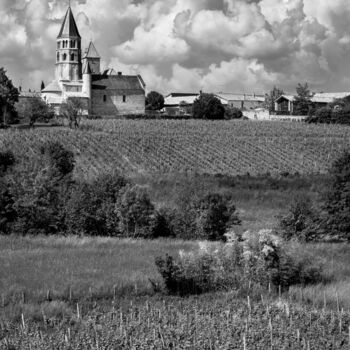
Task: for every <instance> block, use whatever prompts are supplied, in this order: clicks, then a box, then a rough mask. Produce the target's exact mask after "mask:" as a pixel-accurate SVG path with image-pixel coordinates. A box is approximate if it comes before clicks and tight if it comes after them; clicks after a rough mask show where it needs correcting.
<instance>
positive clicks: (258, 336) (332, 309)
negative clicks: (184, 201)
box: [0, 237, 350, 350]
mask: <svg viewBox="0 0 350 350" xmlns="http://www.w3.org/2000/svg"><path fill="white" fill-rule="evenodd" d="M213 244H218V243H213ZM200 246H201V243H200V242H183V241H175V240H173V241H167V240H155V241H132V240H117V239H103V238H75V237H36V238H35V237H31V238H29V237H28V238H20V237H0V293H1V296H2V297H1V305H0V306H1V308H2V312H1V313H0V348H4V349H34V348H35V349H53V348H54V349H67V350H68V349H87V350H88V349H89V350H90V349H94V350H95V349H208V350H210V349H239V348H242V349H270V348H272V349H348V347H349V326H350V314H349V311H348V310H349V309H350V297H349V296H350V293H349V290H350V260H349V259H350V254H349V253H350V247H349V246H348V245H346V244H310V245H304V246H301V245H298V244H291V245H290V246H289V248H288V249H291V250H293V251H294V252H295V254H301V255H305V254H307V255H309V256H311V257H312V259H313V260H314V261H318V262H319V264H320V265H322V266H323V268H324V271H325V275H326V276H327V278H328V279H329V283H327V284H324V285H323V284H322V285H318V286H312V287H305V288H304V287H293V288H291V289H290V290H289V291H285V292H284V293H283V294H282V295H281V297H280V298H279V296H278V293H277V294H275V293H276V292H274V291H273V290H272V292H271V294H270V293H269V292H268V291H260V290H254V289H251V290H248V291H246V290H245V291H241V292H239V291H233V292H232V293H226V294H208V295H203V296H201V297H190V298H184V299H181V298H175V297H168V296H165V295H161V294H160V295H155V294H154V292H153V291H152V288H151V285H150V282H149V278H150V279H152V280H153V281H155V282H161V280H160V276H159V275H158V273H157V271H156V269H155V265H154V257H155V256H157V255H163V254H165V253H170V254H173V255H176V254H178V253H179V250H185V251H193V250H197V249H199V247H200ZM242 293H243V294H242ZM248 297H249V298H248ZM11 346H12V348H11Z"/></svg>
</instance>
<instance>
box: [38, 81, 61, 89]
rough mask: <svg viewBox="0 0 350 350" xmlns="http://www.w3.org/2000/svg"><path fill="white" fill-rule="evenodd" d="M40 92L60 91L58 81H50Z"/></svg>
mask: <svg viewBox="0 0 350 350" xmlns="http://www.w3.org/2000/svg"><path fill="white" fill-rule="evenodd" d="M41 92H62V90H61V88H60V86H59V85H58V82H57V81H56V80H54V81H52V82H51V83H50V84H49V85H48V86H46V87H45V89H44V90H42V91H41Z"/></svg>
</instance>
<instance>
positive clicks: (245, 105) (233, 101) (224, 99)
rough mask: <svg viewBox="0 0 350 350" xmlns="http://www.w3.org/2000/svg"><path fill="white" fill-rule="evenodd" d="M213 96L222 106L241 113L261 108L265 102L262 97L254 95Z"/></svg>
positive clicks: (222, 94)
mask: <svg viewBox="0 0 350 350" xmlns="http://www.w3.org/2000/svg"><path fill="white" fill-rule="evenodd" d="M215 96H216V97H217V98H219V99H220V101H221V103H222V104H223V105H224V106H228V107H236V108H239V109H240V110H242V111H245V110H252V109H256V108H261V107H262V105H263V104H264V102H265V96H264V95H256V94H232V93H224V92H220V93H216V94H215Z"/></svg>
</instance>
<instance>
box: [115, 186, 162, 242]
mask: <svg viewBox="0 0 350 350" xmlns="http://www.w3.org/2000/svg"><path fill="white" fill-rule="evenodd" d="M116 212H117V213H118V215H119V219H120V231H121V232H123V235H125V236H127V237H132V238H153V235H154V231H155V229H156V226H157V213H156V211H155V208H154V205H153V204H152V202H151V200H150V198H149V195H148V193H147V192H146V191H145V189H144V188H142V187H140V186H133V187H131V186H129V187H128V188H127V189H126V190H125V192H124V193H123V195H122V197H121V199H120V202H119V203H118V204H117V205H116Z"/></svg>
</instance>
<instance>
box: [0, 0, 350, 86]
mask: <svg viewBox="0 0 350 350" xmlns="http://www.w3.org/2000/svg"><path fill="white" fill-rule="evenodd" d="M67 5H68V0H64V1H63V0H1V2H0V16H1V18H2V20H1V23H0V66H4V67H5V68H6V69H7V70H8V73H9V75H10V77H11V78H12V79H13V80H14V82H15V83H16V84H17V85H19V84H21V85H22V86H24V88H32V89H35V88H36V89H38V88H39V86H40V82H41V80H44V81H45V82H48V81H50V80H52V79H53V77H54V61H55V39H56V36H57V34H58V32H59V28H60V24H61V22H62V19H63V17H64V14H65V12H66V10H67ZM72 9H73V12H74V14H75V17H76V20H77V24H78V27H79V30H80V33H81V35H82V37H83V46H84V47H85V46H86V45H87V44H88V42H89V41H90V40H91V39H92V40H94V42H95V46H96V47H97V49H98V51H99V52H100V54H101V56H102V58H103V68H106V67H107V66H112V67H114V68H115V70H118V71H123V72H125V73H130V74H135V73H140V74H141V75H142V76H143V78H144V80H145V81H146V84H147V87H148V89H149V90H151V89H157V90H159V91H161V92H163V93H167V92H170V91H186V92H189V91H198V90H200V89H204V90H205V91H227V92H257V93H258V92H265V91H267V90H269V89H271V87H272V86H273V85H278V86H280V87H282V88H283V89H284V90H286V91H290V92H293V91H294V90H295V86H296V85H297V83H298V82H304V81H308V82H309V83H310V85H311V87H312V89H313V90H315V91H318V90H323V91H326V90H329V91H340V90H348V91H350V85H349V83H350V69H349V68H350V67H349V63H348V61H349V59H348V57H349V56H350V30H349V29H348V27H349V26H348V23H349V22H350V3H349V1H348V0H333V1H329V0H318V1H317V3H316V2H315V1H314V0H219V1H212V0H118V1H115V0H72Z"/></svg>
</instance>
